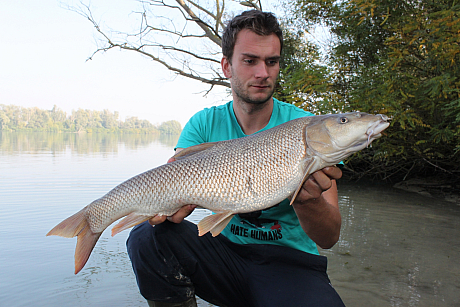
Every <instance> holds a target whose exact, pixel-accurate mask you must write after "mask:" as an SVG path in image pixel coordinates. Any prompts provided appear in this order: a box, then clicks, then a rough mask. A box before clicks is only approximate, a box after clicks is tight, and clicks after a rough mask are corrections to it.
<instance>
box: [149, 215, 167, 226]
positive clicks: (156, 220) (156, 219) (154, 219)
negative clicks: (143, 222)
mask: <svg viewBox="0 0 460 307" xmlns="http://www.w3.org/2000/svg"><path fill="white" fill-rule="evenodd" d="M164 221H166V215H156V216H154V217H152V218H151V219H149V224H150V225H152V226H155V225H158V224H161V223H163V222H164Z"/></svg>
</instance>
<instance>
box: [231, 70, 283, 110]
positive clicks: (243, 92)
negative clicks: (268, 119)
mask: <svg viewBox="0 0 460 307" xmlns="http://www.w3.org/2000/svg"><path fill="white" fill-rule="evenodd" d="M232 90H233V92H234V93H235V95H236V96H237V97H238V98H239V100H240V102H242V103H246V104H249V105H251V106H252V107H253V108H256V109H261V108H263V107H264V106H265V103H266V102H267V101H269V100H270V99H271V98H272V96H273V93H274V92H275V88H274V87H272V88H271V91H270V92H269V93H267V95H266V96H265V97H261V98H259V99H254V98H251V96H250V94H249V91H248V90H247V89H245V88H244V84H243V83H241V81H240V80H239V79H238V78H235V77H233V78H232Z"/></svg>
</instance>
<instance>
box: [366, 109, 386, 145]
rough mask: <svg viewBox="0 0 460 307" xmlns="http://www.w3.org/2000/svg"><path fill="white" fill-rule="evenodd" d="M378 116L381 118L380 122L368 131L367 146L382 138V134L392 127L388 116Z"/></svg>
mask: <svg viewBox="0 0 460 307" xmlns="http://www.w3.org/2000/svg"><path fill="white" fill-rule="evenodd" d="M378 116H380V121H378V122H376V123H374V124H372V125H371V126H370V127H369V128H368V129H367V131H366V135H367V146H369V144H370V143H371V142H372V141H373V140H375V139H378V138H379V137H381V136H382V134H381V132H382V131H383V130H385V129H386V128H388V126H389V125H390V123H389V122H388V116H386V115H383V114H379V115H378Z"/></svg>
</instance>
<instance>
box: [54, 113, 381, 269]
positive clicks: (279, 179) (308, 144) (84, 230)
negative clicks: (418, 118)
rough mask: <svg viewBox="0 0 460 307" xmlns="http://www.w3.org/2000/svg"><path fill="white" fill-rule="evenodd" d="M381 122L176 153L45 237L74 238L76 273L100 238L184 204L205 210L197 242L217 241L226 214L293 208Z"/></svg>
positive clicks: (296, 128) (339, 120)
mask: <svg viewBox="0 0 460 307" xmlns="http://www.w3.org/2000/svg"><path fill="white" fill-rule="evenodd" d="M387 119H388V118H387V117H386V116H384V115H371V114H366V113H359V112H355V113H344V114H332V115H322V116H309V117H303V118H299V119H295V120H292V121H289V122H287V123H284V124H282V125H279V126H276V127H274V128H272V129H268V130H265V131H262V132H260V133H257V134H253V135H251V136H247V137H244V138H239V139H234V140H229V141H222V142H215V143H205V144H201V145H197V146H192V147H190V148H187V149H184V150H182V151H180V152H179V153H177V154H176V155H175V156H174V158H175V159H176V161H174V162H172V163H168V164H165V165H162V166H159V167H157V168H154V169H152V170H149V171H147V172H144V173H142V174H139V175H137V176H135V177H133V178H131V179H128V180H126V181H125V182H123V183H121V184H120V185H118V186H116V187H115V188H113V189H112V190H111V191H109V192H108V193H107V194H106V195H104V196H102V197H101V198H99V199H97V200H95V201H93V202H92V203H91V204H89V205H88V206H86V207H85V208H83V209H82V210H80V211H79V212H77V213H76V214H74V215H72V216H71V217H69V218H67V219H66V220H64V221H62V222H61V223H59V224H58V225H57V226H56V227H54V228H53V229H52V230H51V231H50V232H49V233H48V234H47V235H59V236H63V237H74V236H77V237H78V240H77V247H76V250H75V273H78V272H79V271H80V270H81V269H82V268H83V266H84V265H85V263H86V261H87V260H88V258H89V256H90V254H91V251H92V249H93V247H94V245H95V244H96V242H97V240H98V239H99V236H100V235H101V233H102V232H103V231H104V230H105V229H106V228H107V227H108V226H109V225H110V224H112V223H113V222H114V221H116V220H118V219H120V218H122V217H125V218H124V219H123V220H121V221H120V222H119V223H118V224H117V225H116V226H114V227H113V228H112V235H115V234H116V233H118V232H120V231H122V230H124V229H127V228H130V227H132V226H134V225H137V224H139V223H141V222H143V221H146V220H148V219H150V218H152V217H154V216H157V215H167V216H170V215H172V214H174V213H175V212H177V211H178V210H179V209H180V208H181V207H182V206H184V205H186V204H194V205H198V206H201V207H203V208H207V209H209V210H212V211H213V212H215V213H216V214H213V215H210V216H207V217H205V218H204V219H203V220H202V221H200V222H199V224H198V229H199V234H200V235H203V234H204V233H206V232H208V231H210V232H211V233H212V235H213V236H216V235H217V234H219V233H220V232H221V231H222V230H223V228H224V227H225V226H226V225H227V224H228V222H229V221H230V219H231V218H232V217H233V215H234V214H237V213H246V212H252V211H257V210H262V209H266V208H269V207H272V206H274V205H276V204H278V203H279V202H281V201H282V200H284V199H285V198H287V197H289V196H291V197H292V200H291V203H292V201H294V200H295V197H296V195H297V193H298V192H299V191H300V189H301V187H302V184H303V182H305V180H306V179H307V178H308V176H309V175H310V174H311V173H313V172H315V171H317V170H319V169H322V168H324V167H326V166H330V165H334V164H336V163H338V162H340V161H341V160H343V159H345V158H346V157H348V156H349V155H351V154H352V153H353V152H356V151H358V150H361V149H363V148H365V147H366V146H368V145H369V144H370V143H371V142H372V141H373V140H374V139H376V138H378V137H380V135H381V134H380V133H381V132H382V131H383V130H384V129H386V128H387V127H388V125H389V123H388V122H387Z"/></svg>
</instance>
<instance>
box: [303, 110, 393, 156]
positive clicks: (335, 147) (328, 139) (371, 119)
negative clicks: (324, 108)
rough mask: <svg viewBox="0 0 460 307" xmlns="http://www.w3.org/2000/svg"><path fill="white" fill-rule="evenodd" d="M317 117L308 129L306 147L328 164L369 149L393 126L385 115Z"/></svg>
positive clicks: (349, 114)
mask: <svg viewBox="0 0 460 307" xmlns="http://www.w3.org/2000/svg"><path fill="white" fill-rule="evenodd" d="M316 117H317V119H316V120H314V121H312V122H311V125H307V126H306V128H305V140H306V144H307V146H308V148H309V150H311V151H313V153H314V154H315V155H316V156H319V157H320V158H321V159H322V160H324V161H325V162H328V163H338V162H340V161H342V160H343V159H345V158H347V157H348V156H350V155H351V154H352V153H354V152H357V151H359V150H361V149H364V148H365V147H368V146H369V145H370V144H371V143H372V141H373V140H375V139H377V138H379V137H381V135H382V134H381V132H382V131H383V130H385V129H386V128H387V127H388V126H389V125H390V123H389V122H388V117H387V116H386V115H382V114H377V115H375V114H368V113H361V112H352V113H342V114H330V115H323V116H316Z"/></svg>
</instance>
